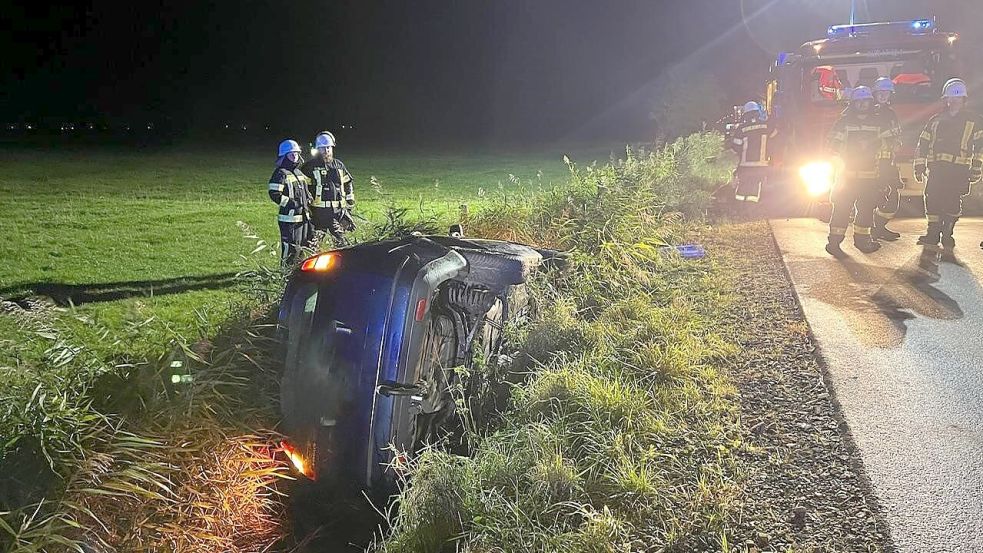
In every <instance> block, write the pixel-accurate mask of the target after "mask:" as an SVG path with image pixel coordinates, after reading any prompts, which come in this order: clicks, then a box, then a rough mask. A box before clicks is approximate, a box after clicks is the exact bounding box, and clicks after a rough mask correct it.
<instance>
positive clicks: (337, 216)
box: [301, 131, 355, 245]
mask: <svg viewBox="0 0 983 553" xmlns="http://www.w3.org/2000/svg"><path fill="white" fill-rule="evenodd" d="M335 144H336V141H335V137H334V135H333V134H331V133H330V132H328V131H321V132H319V133H318V134H317V136H315V137H314V148H315V149H316V153H315V154H314V157H312V158H311V159H310V161H308V162H306V163H304V165H303V166H302V167H301V170H302V171H303V173H304V174H305V175H307V176H308V177H309V178H310V181H311V196H312V197H313V199H314V201H313V204H312V205H313V215H314V230H315V232H318V233H320V234H321V235H322V236H324V235H328V234H330V235H331V237H332V238H333V239H334V241H335V244H337V245H344V244H345V243H346V240H345V236H344V235H345V233H346V232H350V231H352V230H355V221H354V220H353V219H352V215H351V210H352V208H354V207H355V188H354V184H355V179H353V178H352V175H351V173H349V172H348V169H347V168H346V167H345V164H344V163H342V162H341V160H340V159H336V158H335V157H334V148H335Z"/></svg>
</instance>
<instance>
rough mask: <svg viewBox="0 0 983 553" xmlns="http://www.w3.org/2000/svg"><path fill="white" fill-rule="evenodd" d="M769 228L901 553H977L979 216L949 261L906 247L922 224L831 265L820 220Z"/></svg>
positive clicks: (982, 451)
mask: <svg viewBox="0 0 983 553" xmlns="http://www.w3.org/2000/svg"><path fill="white" fill-rule="evenodd" d="M771 226H772V229H773V232H774V235H775V239H776V240H777V242H778V245H779V248H780V249H781V251H782V256H783V258H784V260H785V264H786V266H787V267H788V270H789V273H790V274H791V276H792V282H793V283H794V285H795V289H796V292H797V294H798V296H799V299H800V302H801V305H802V308H803V310H804V311H805V314H806V317H807V318H808V320H809V324H810V326H811V328H812V331H813V333H814V335H815V337H816V340H817V341H818V344H819V346H820V350H821V353H822V356H823V358H824V360H825V362H826V364H827V366H828V368H829V374H830V378H831V381H832V384H833V389H834V390H833V391H834V394H835V397H836V399H837V401H838V402H839V404H840V406H841V408H842V410H843V416H844V418H845V420H846V422H847V424H848V425H849V427H850V431H851V433H852V435H853V438H854V440H855V441H856V443H857V445H858V447H859V449H860V452H861V455H862V457H863V460H864V467H865V469H866V471H867V474H868V475H869V477H870V479H871V482H872V484H873V486H874V491H875V493H876V494H877V497H878V499H879V501H880V502H881V504H882V506H883V507H884V509H885V512H886V513H887V517H888V522H889V524H890V526H891V532H892V534H893V536H894V539H895V542H896V544H897V546H898V549H899V551H902V552H928V551H932V552H935V551H952V552H964V551H965V552H979V551H983V287H981V281H980V279H981V278H983V251H981V250H980V246H979V243H980V241H981V240H983V220H980V219H975V220H971V219H964V220H963V221H960V223H959V226H958V227H957V229H956V242H957V248H956V253H957V261H956V262H955V263H951V262H939V261H938V259H937V257H936V255H935V253H934V252H932V251H931V250H925V249H924V248H922V247H920V246H916V245H915V238H916V237H917V235H918V234H921V232H922V231H923V229H924V222H923V221H920V220H906V221H896V222H894V223H892V225H891V226H892V227H894V228H895V230H897V231H899V232H902V233H903V234H904V236H903V237H902V239H901V240H900V241H898V242H895V243H888V244H886V245H885V246H884V247H883V248H881V250H880V251H878V252H875V253H873V254H870V255H865V254H862V253H860V252H858V251H857V250H855V249H854V248H853V247H852V244H851V240H850V238H848V239H847V241H846V242H844V246H843V249H844V250H845V251H846V252H847V253H848V254H849V255H850V257H849V258H847V259H844V260H839V261H838V260H836V259H834V258H832V257H830V256H829V255H828V254H827V253H826V252H825V251H824V250H823V246H824V245H825V243H826V234H827V227H826V225H824V224H823V223H822V222H821V221H818V220H815V219H792V220H774V221H771Z"/></svg>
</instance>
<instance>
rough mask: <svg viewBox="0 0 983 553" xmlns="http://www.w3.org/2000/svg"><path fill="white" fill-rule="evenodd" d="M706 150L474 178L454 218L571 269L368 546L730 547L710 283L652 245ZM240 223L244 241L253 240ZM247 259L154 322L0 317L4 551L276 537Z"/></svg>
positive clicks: (271, 386)
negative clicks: (471, 420)
mask: <svg viewBox="0 0 983 553" xmlns="http://www.w3.org/2000/svg"><path fill="white" fill-rule="evenodd" d="M720 153H721V148H720V138H719V136H715V135H697V136H693V137H690V138H688V139H685V140H683V141H680V142H678V143H676V144H674V145H671V146H669V147H667V148H666V149H664V150H659V151H657V152H654V153H651V154H631V155H629V157H628V159H626V160H625V161H617V162H612V163H610V164H607V165H603V164H602V165H591V166H589V167H584V168H579V169H577V168H574V170H573V172H572V177H571V179H570V182H568V183H566V184H564V185H554V184H552V183H551V182H550V181H547V180H544V179H538V178H534V179H533V180H531V181H526V180H522V181H521V182H520V181H519V179H516V181H514V182H510V183H509V185H508V186H505V187H503V188H501V189H499V190H495V191H494V192H493V193H490V194H489V193H488V192H485V193H483V194H482V195H481V196H479V197H477V198H476V202H477V203H483V204H484V205H479V206H478V207H477V208H473V209H472V210H471V215H470V217H469V219H468V220H467V221H466V225H467V230H468V233H469V234H470V235H472V236H487V237H499V238H510V239H516V240H520V241H526V242H530V243H537V244H540V245H545V246H553V247H557V248H561V249H565V250H571V251H572V252H573V261H574V269H573V270H572V271H571V272H569V273H567V274H565V275H562V276H560V277H558V278H556V279H555V280H550V281H544V282H543V283H542V285H541V287H540V288H539V290H538V292H537V293H538V296H539V302H540V305H541V310H540V316H539V317H538V319H537V320H536V321H535V322H534V324H532V325H531V326H530V327H528V328H526V329H525V330H523V331H522V333H521V336H519V341H518V342H517V343H520V344H521V352H522V355H519V356H517V357H516V365H515V366H514V367H513V369H514V370H516V371H528V372H532V373H533V374H532V376H531V378H530V379H529V381H528V382H527V383H526V384H525V385H523V386H522V387H519V388H517V389H516V393H515V396H514V398H513V400H512V404H511V407H510V409H509V411H508V412H507V413H505V415H504V418H503V419H502V420H501V421H500V424H499V425H497V426H496V427H495V430H494V432H488V433H487V434H485V435H482V436H475V437H473V438H477V439H479V443H478V446H477V448H476V454H475V456H474V457H473V458H459V457H454V456H451V455H448V454H444V453H440V452H436V451H435V452H433V453H430V454H428V455H426V456H424V457H423V458H422V459H421V460H420V463H419V465H418V467H417V469H416V470H417V472H416V474H415V475H414V485H413V486H412V487H410V488H409V489H408V492H407V495H406V496H405V497H404V498H402V509H401V511H400V515H399V516H400V518H399V520H398V521H396V522H397V524H396V527H395V529H394V533H393V536H392V539H391V540H390V542H389V544H388V546H387V547H390V548H392V549H393V550H407V551H416V550H421V549H422V550H427V549H429V550H439V549H440V548H442V547H450V546H449V545H447V540H451V539H456V540H458V541H462V542H464V543H466V544H468V545H469V546H470V547H471V548H472V549H490V548H493V547H500V548H501V549H504V550H522V549H526V548H534V549H535V548H539V549H554V548H555V549H561V548H564V547H567V546H576V547H580V548H581V549H588V548H591V547H594V546H597V547H600V548H602V549H601V550H603V548H608V547H610V548H619V547H620V548H623V546H627V547H632V548H638V547H658V546H659V545H658V544H665V545H666V547H668V548H676V549H678V550H690V549H699V548H715V547H720V545H721V544H723V543H726V541H725V540H726V520H727V517H728V516H729V513H730V510H729V503H730V502H731V501H732V500H733V498H734V497H735V494H736V488H735V486H736V480H735V473H736V470H737V469H736V467H735V465H734V457H733V456H732V455H731V451H732V450H733V449H734V448H736V447H739V446H740V436H739V434H738V433H737V432H736V431H735V426H734V424H733V421H734V418H735V416H736V414H735V412H734V403H733V401H732V397H731V396H732V394H733V389H732V387H731V386H730V384H729V383H728V381H727V378H726V375H724V374H723V373H721V372H720V371H718V370H717V369H718V367H719V365H718V360H719V359H721V358H723V357H725V356H727V355H729V353H730V346H728V345H727V344H725V343H724V342H723V341H722V340H720V339H719V338H718V337H717V336H716V334H715V333H714V330H713V324H714V323H715V321H716V319H715V318H714V313H715V310H716V309H717V308H718V307H719V304H720V303H721V302H723V301H725V298H724V297H723V295H722V294H721V291H720V289H719V288H718V287H717V284H716V281H715V279H714V277H713V275H712V274H711V273H710V271H709V269H708V267H707V265H706V264H705V263H703V262H700V261H697V262H689V261H683V260H681V259H679V258H678V257H675V256H673V255H666V254H665V253H663V252H662V251H661V250H660V248H661V247H662V246H664V245H667V244H673V243H677V242H678V241H680V240H682V239H683V238H684V237H685V236H686V235H688V233H690V232H691V231H692V227H691V226H690V225H689V224H688V223H687V217H691V218H694V219H696V218H698V217H699V216H700V215H701V213H702V210H703V208H704V207H705V205H706V203H707V200H708V198H709V192H710V190H711V189H712V188H713V187H714V186H716V185H717V184H718V183H719V181H720V179H722V178H726V177H727V174H728V169H729V168H728V167H726V163H724V162H722V161H721V160H720V159H719V158H718V156H719V155H720ZM520 187H525V188H528V189H529V190H527V191H526V192H525V193H520V192H519V191H518V190H517V189H518V188H520ZM233 188H234V186H233V187H230V188H229V189H228V190H225V192H223V193H222V194H219V196H218V200H219V201H222V198H227V197H228V195H229V194H232V195H234V194H235V192H234V190H233ZM397 192H398V191H397ZM363 197H364V196H363ZM228 199H229V201H235V200H233V199H232V198H231V197H229V198H228ZM462 199H463V200H464V201H467V199H468V196H464V197H462ZM134 201H136V202H137V203H139V202H144V201H147V202H153V201H154V198H143V199H141V198H136V199H135V200H134ZM189 201H192V202H193V201H196V200H193V199H191V200H189ZM476 202H469V203H472V206H474V204H475V203H476ZM380 205H381V201H380ZM455 208H456V206H450V207H448V211H452V210H454V209H455ZM431 214H432V213H431ZM99 224H102V223H99ZM100 228H101V227H100ZM391 230H393V226H392V225H391V226H389V227H385V226H382V227H380V228H379V229H378V231H379V232H389V231H391ZM93 236H95V234H93ZM80 239H86V238H85V236H80ZM264 239H265V240H264ZM251 240H252V242H251V243H248V246H247V251H248V249H249V248H251V247H252V246H255V245H258V241H260V240H264V241H265V242H267V243H268V242H269V239H268V237H263V236H255V237H254V238H252V239H251ZM93 243H95V242H93ZM247 260H248V256H247ZM181 262H182V263H183V262H184V261H181ZM266 267H268V265H267V264H264V263H261V264H259V265H258V266H256V267H252V268H249V267H241V266H237V267H235V270H236V271H237V272H244V278H245V280H243V278H238V279H237V286H236V288H235V289H236V290H238V291H240V292H241V294H238V293H237V294H230V295H223V296H222V297H223V301H220V302H215V303H210V305H215V308H214V309H211V308H210V309H211V310H209V311H208V312H204V311H197V312H196V311H193V310H192V311H190V313H193V316H191V317H189V316H188V313H189V312H188V311H187V310H185V311H184V312H183V314H181V313H180V312H181V307H182V306H188V305H192V304H194V303H196V302H195V296H194V295H193V294H198V293H201V294H209V293H211V292H210V291H207V290H206V291H202V292H191V293H190V294H191V295H189V294H179V295H176V296H173V297H174V298H176V301H175V303H174V304H173V305H172V306H171V307H172V308H173V309H172V310H173V311H174V312H175V316H178V315H180V316H179V317H178V318H176V319H171V318H167V321H168V324H163V325H161V324H157V323H158V322H159V320H158V319H157V315H156V313H155V311H154V309H149V310H139V309H137V308H139V307H141V306H140V305H137V304H139V302H141V301H146V302H153V301H154V299H152V298H151V299H146V298H130V299H129V300H125V301H127V302H133V303H132V304H131V305H132V306H133V307H132V308H124V309H122V310H121V311H122V314H121V315H120V316H119V317H114V316H108V317H102V316H101V315H102V314H103V312H102V311H95V312H93V311H87V310H86V309H85V308H81V309H79V308H75V307H72V306H71V305H69V306H67V307H64V308H61V309H62V310H57V312H55V311H56V310H55V309H54V308H53V307H52V306H51V305H46V304H42V305H38V306H30V305H29V306H27V307H28V308H27V309H22V308H21V307H23V306H20V307H16V308H15V307H11V309H12V312H11V313H8V314H5V315H4V316H3V317H0V324H4V325H8V326H10V327H11V333H12V334H11V336H18V337H19V336H23V335H25V333H26V334H28V335H36V336H37V338H38V339H37V340H35V341H31V342H23V341H21V340H11V342H10V346H11V347H10V348H8V349H6V350H5V353H2V354H0V355H6V356H7V357H4V358H0V365H3V366H4V367H5V368H4V369H3V372H4V375H5V378H6V380H5V383H4V385H3V387H2V389H0V394H2V396H3V397H2V398H0V399H2V400H3V401H2V402H0V405H3V407H2V408H0V409H2V411H0V424H2V425H3V436H4V440H3V442H4V443H3V444H2V445H3V450H2V452H0V465H3V468H4V470H5V476H6V477H5V479H4V481H3V484H2V485H0V502H2V505H4V507H3V508H2V509H0V510H6V511H10V512H7V513H4V514H3V515H2V517H0V521H2V522H0V536H2V537H0V544H3V547H4V548H5V549H9V550H12V551H42V550H44V551H51V550H58V549H65V550H71V549H73V548H75V549H77V548H78V547H80V544H87V545H88V546H89V547H92V548H95V549H107V548H108V546H113V547H116V548H119V549H120V550H143V549H153V548H154V547H156V548H159V549H162V550H175V551H215V550H224V551H248V550H260V549H264V548H267V547H275V546H276V544H277V543H278V542H280V541H281V540H283V539H284V537H285V534H286V532H285V529H284V528H283V527H282V526H281V524H280V521H281V520H282V517H281V515H282V509H283V505H282V502H281V501H280V499H279V498H278V497H277V496H276V493H277V491H278V490H277V481H278V480H279V478H280V477H281V476H284V475H285V474H286V471H285V467H284V466H283V465H282V463H280V462H279V461H277V460H276V459H275V457H274V456H273V455H271V454H270V453H271V452H270V450H269V446H270V444H272V443H275V441H276V440H275V437H274V435H273V434H272V433H271V432H270V430H269V429H270V428H272V427H273V426H274V425H275V422H276V411H277V409H276V378H275V370H274V369H273V367H275V361H274V360H273V359H272V357H271V351H272V336H271V333H270V331H271V327H270V323H271V321H270V311H269V310H268V308H269V306H270V305H271V304H272V303H273V302H274V301H275V298H276V297H277V292H278V290H277V285H278V284H277V282H278V279H277V278H276V277H275V274H274V273H272V272H271V271H269V270H268V269H267V268H266ZM83 269H84V268H83ZM80 270H81V269H80ZM84 270H87V269H84ZM120 270H121V271H123V272H125V271H126V270H129V269H127V268H121V269H120ZM121 276H123V275H121ZM125 278H130V277H128V276H127V277H125ZM185 300H187V301H185ZM112 305H115V304H112V303H110V304H109V307H107V309H113V307H112ZM182 317H183V318H182ZM134 345H136V346H138V347H132V346H134ZM181 375H189V376H190V377H191V381H190V382H187V381H181ZM175 376H177V379H178V382H174V381H172V378H173V377H175ZM8 468H11V470H6V469H8ZM14 469H16V470H14ZM517 490H518V491H517Z"/></svg>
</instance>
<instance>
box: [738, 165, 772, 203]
mask: <svg viewBox="0 0 983 553" xmlns="http://www.w3.org/2000/svg"><path fill="white" fill-rule="evenodd" d="M735 176H736V177H737V179H736V180H737V182H736V183H735V186H734V199H735V200H737V201H739V202H752V203H757V202H759V201H761V188H762V187H763V186H765V185H766V184H767V182H768V167H738V168H737V171H736V175H735Z"/></svg>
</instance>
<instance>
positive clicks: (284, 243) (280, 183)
mask: <svg viewBox="0 0 983 553" xmlns="http://www.w3.org/2000/svg"><path fill="white" fill-rule="evenodd" d="M302 161H303V159H301V156H300V144H298V143H297V142H296V141H294V140H284V141H283V142H281V143H280V148H279V152H278V157H277V160H276V168H275V169H273V176H272V177H270V187H269V190H270V199H271V200H273V202H274V203H276V204H277V205H278V206H280V212H279V214H278V215H277V223H278V224H279V226H280V260H281V262H282V263H283V265H284V266H288V265H291V264H293V263H295V262H296V261H297V258H298V256H299V254H300V249H301V247H303V246H306V245H307V244H308V242H309V241H310V237H311V229H310V207H309V205H310V192H309V191H308V189H307V188H308V185H309V184H310V181H309V180H308V178H307V177H306V176H304V174H303V173H302V172H301V171H300V164H301V162H302Z"/></svg>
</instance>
